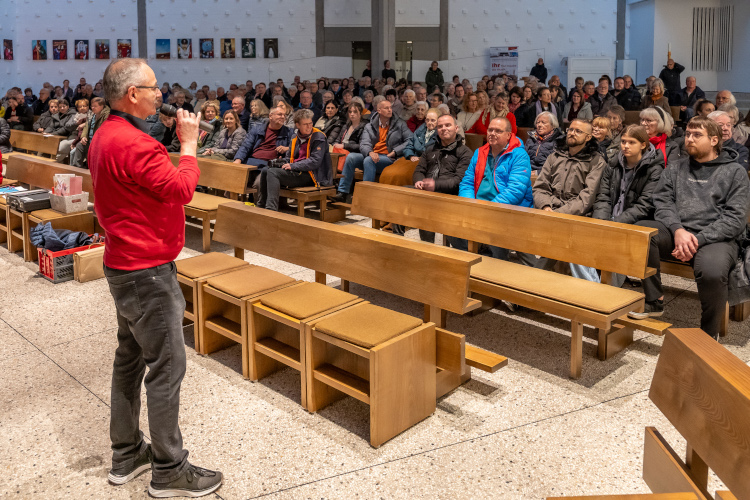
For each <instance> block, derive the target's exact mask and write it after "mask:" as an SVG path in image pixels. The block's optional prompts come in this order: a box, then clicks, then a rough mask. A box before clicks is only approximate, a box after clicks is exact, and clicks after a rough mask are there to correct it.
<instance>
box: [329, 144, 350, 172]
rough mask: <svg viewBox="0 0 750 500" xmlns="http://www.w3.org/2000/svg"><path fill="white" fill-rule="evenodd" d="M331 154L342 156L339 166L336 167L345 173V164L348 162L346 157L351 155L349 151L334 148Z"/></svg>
mask: <svg viewBox="0 0 750 500" xmlns="http://www.w3.org/2000/svg"><path fill="white" fill-rule="evenodd" d="M331 153H333V154H338V155H341V156H339V164H338V165H337V166H336V170H338V171H339V172H343V171H344V162H345V161H346V155H348V154H349V151H347V150H346V149H344V148H332V149H331Z"/></svg>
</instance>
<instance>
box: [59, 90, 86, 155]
mask: <svg viewBox="0 0 750 500" xmlns="http://www.w3.org/2000/svg"><path fill="white" fill-rule="evenodd" d="M71 111H72V110H71ZM91 116H93V113H92V112H91V111H90V110H89V101H88V100H87V99H79V100H78V101H77V102H76V110H75V112H73V113H72V115H71V116H70V118H68V121H67V125H66V127H65V128H66V130H67V132H68V138H67V139H65V140H62V141H60V146H59V148H58V150H57V161H58V162H59V163H63V162H64V161H65V160H66V159H68V158H69V156H70V150H71V149H72V148H73V147H75V146H76V145H77V142H78V141H79V139H80V136H81V135H80V134H82V132H83V128H84V127H85V126H86V122H87V121H88V120H89V119H90V118H91Z"/></svg>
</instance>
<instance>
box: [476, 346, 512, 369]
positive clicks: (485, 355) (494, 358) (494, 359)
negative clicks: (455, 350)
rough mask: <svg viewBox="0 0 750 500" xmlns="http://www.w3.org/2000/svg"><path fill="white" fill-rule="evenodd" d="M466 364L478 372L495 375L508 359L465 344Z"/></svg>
mask: <svg viewBox="0 0 750 500" xmlns="http://www.w3.org/2000/svg"><path fill="white" fill-rule="evenodd" d="M466 364H467V365H469V366H473V367H474V368H476V369H478V370H482V371H485V372H489V373H495V372H496V371H498V370H499V369H500V368H502V367H503V366H505V365H507V364H508V358H506V357H505V356H500V355H499V354H495V353H494V352H490V351H485V350H484V349H480V348H479V347H475V346H473V345H469V344H466Z"/></svg>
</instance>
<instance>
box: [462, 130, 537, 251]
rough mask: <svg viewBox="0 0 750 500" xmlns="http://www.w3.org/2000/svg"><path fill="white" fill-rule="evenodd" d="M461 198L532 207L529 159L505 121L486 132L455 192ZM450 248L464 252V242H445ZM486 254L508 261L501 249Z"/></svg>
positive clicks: (493, 248) (466, 246) (493, 249)
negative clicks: (484, 139)
mask: <svg viewBox="0 0 750 500" xmlns="http://www.w3.org/2000/svg"><path fill="white" fill-rule="evenodd" d="M458 195H459V196H461V197H464V198H471V199H476V200H486V201H491V202H494V203H505V204H508V205H516V206H521V207H530V206H532V203H533V198H532V191H531V165H530V163H529V155H528V154H527V153H526V150H525V149H524V147H523V144H522V143H521V140H520V139H519V138H518V137H516V136H515V135H514V134H513V132H512V130H511V124H510V121H508V119H507V118H496V119H494V120H492V121H491V122H490V126H489V127H488V128H487V144H485V145H484V146H482V147H480V148H479V149H477V150H476V151H475V152H474V155H473V156H472V158H471V162H470V163H469V166H468V168H467V169H466V174H465V175H464V177H463V179H461V183H460V184H459V188H458ZM448 242H449V243H450V244H451V246H454V247H456V248H458V249H460V250H466V249H467V248H468V244H467V242H466V240H460V239H457V238H448ZM489 253H490V255H491V256H492V257H494V258H497V259H505V260H507V259H508V256H509V252H508V250H507V249H504V248H497V247H492V246H490V247H489Z"/></svg>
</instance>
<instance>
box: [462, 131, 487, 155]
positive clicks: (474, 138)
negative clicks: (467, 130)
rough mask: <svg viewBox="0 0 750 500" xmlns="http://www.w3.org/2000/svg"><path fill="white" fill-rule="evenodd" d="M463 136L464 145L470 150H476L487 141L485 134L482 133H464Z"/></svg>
mask: <svg viewBox="0 0 750 500" xmlns="http://www.w3.org/2000/svg"><path fill="white" fill-rule="evenodd" d="M464 137H465V138H466V146H467V147H468V148H469V149H471V150H472V151H476V150H477V149H479V148H481V147H482V146H484V143H485V142H487V136H486V135H482V134H464Z"/></svg>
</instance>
